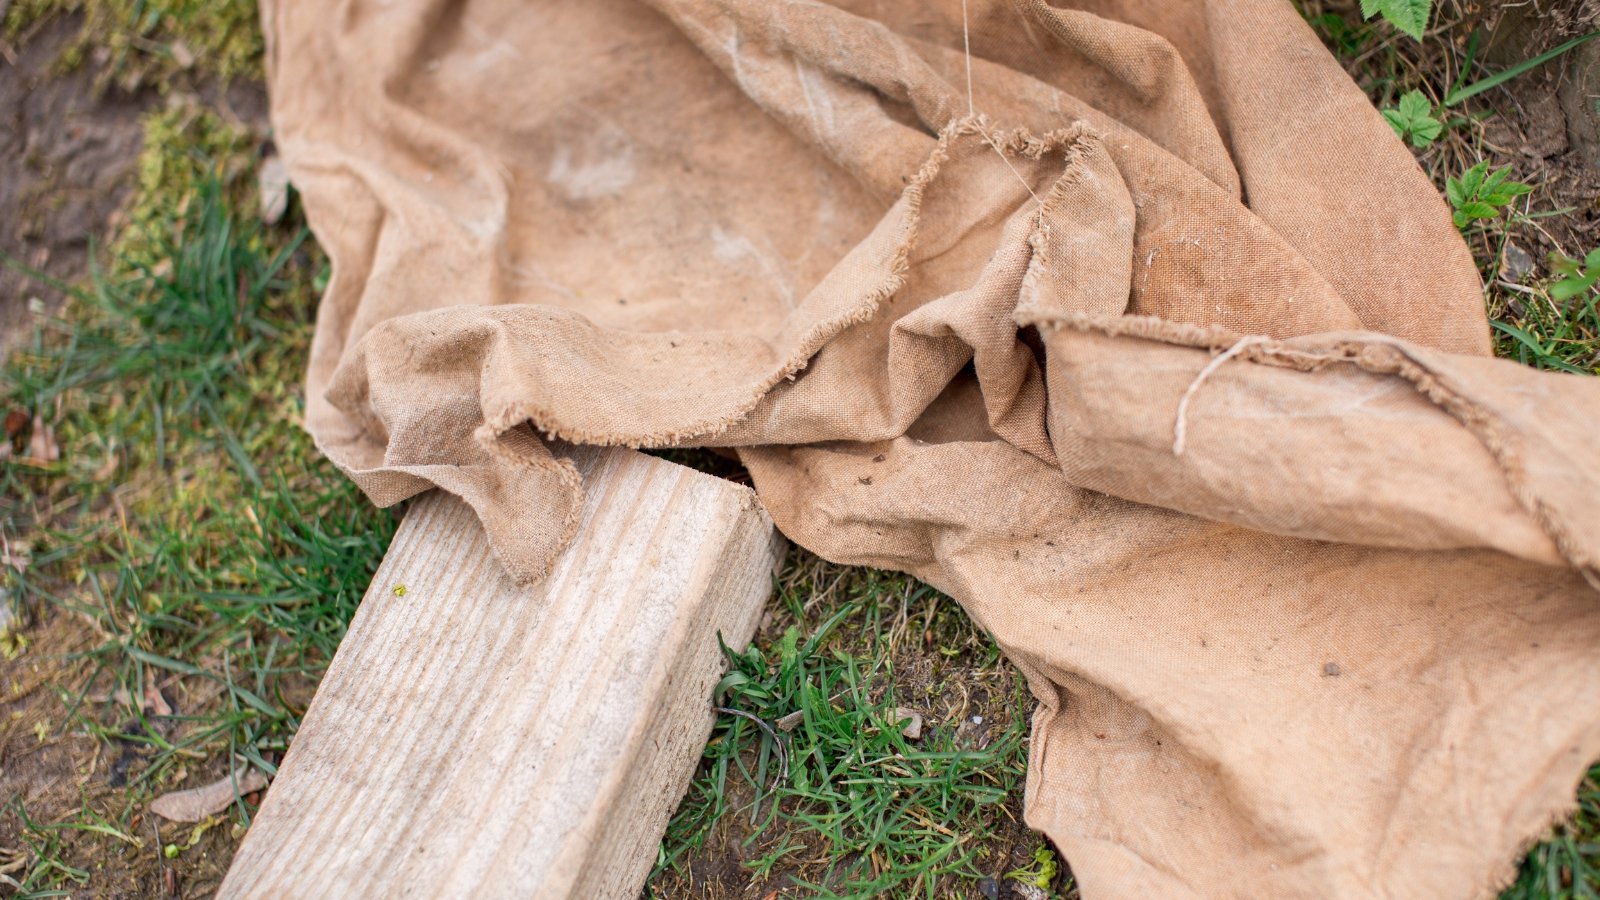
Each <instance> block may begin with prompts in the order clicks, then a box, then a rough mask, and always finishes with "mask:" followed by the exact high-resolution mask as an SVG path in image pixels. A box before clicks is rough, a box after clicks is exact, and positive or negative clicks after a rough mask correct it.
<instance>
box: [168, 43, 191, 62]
mask: <svg viewBox="0 0 1600 900" xmlns="http://www.w3.org/2000/svg"><path fill="white" fill-rule="evenodd" d="M167 49H168V50H170V51H172V61H173V62H175V63H177V64H178V67H179V68H182V69H192V68H194V51H193V50H190V49H189V45H188V44H185V43H184V42H183V41H173V42H172V45H171V46H169V47H168V48H167Z"/></svg>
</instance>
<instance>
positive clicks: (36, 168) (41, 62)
mask: <svg viewBox="0 0 1600 900" xmlns="http://www.w3.org/2000/svg"><path fill="white" fill-rule="evenodd" d="M79 26H80V23H79V22H77V21H75V20H73V19H72V18H60V19H56V20H54V21H52V22H49V23H47V24H46V25H44V26H43V28H42V29H41V31H40V33H39V34H37V35H34V36H32V37H31V38H30V39H29V40H27V41H26V42H25V43H24V44H23V46H21V47H11V46H8V45H4V44H0V223H3V224H0V252H4V253H5V254H7V255H9V256H12V257H14V258H16V259H18V260H20V261H22V262H23V263H25V264H27V265H29V266H32V267H34V268H37V269H41V270H43V271H45V272H47V273H49V274H50V275H51V276H53V277H55V278H59V279H63V280H68V281H71V280H76V279H79V278H82V277H83V275H84V272H85V271H86V270H87V262H88V252H89V245H90V241H91V238H93V239H95V240H99V239H101V238H102V237H103V236H104V234H105V232H106V225H107V223H108V221H109V220H110V218H111V215H112V213H113V212H115V211H116V210H117V208H118V207H119V206H120V205H121V204H122V203H123V201H124V200H125V199H126V198H127V195H128V188H129V183H130V178H129V176H130V175H131V174H132V171H133V164H134V161H135V159H136V157H137V156H138V154H139V147H140V144H141V132H140V126H139V115H140V113H141V112H143V110H144V109H146V108H147V107H149V106H150V105H151V104H152V103H154V102H155V101H156V100H157V99H158V98H157V97H156V96H155V94H154V93H153V92H150V91H144V92H140V93H139V94H137V95H131V96H130V95H128V94H125V93H123V92H120V91H106V92H104V93H97V92H96V91H95V90H94V82H95V74H94V72H93V71H92V70H91V69H90V68H89V67H84V68H82V69H80V70H78V71H76V72H71V73H66V74H63V73H60V72H58V71H57V70H56V67H55V61H56V59H57V57H58V56H59V54H60V52H61V50H62V49H63V48H64V47H65V46H66V45H67V43H68V42H69V41H70V40H71V39H72V37H73V36H74V35H76V34H77V31H78V28H79ZM33 297H37V298H39V299H40V300H41V301H43V302H44V303H45V306H46V308H47V309H50V310H52V311H53V310H56V309H59V308H60V304H61V301H62V296H61V294H60V292H58V291H55V290H51V289H49V288H46V287H45V286H43V285H40V284H38V283H36V282H32V281H31V280H30V279H28V278H27V277H26V276H24V275H22V274H21V273H19V272H17V271H15V270H14V269H11V268H10V267H0V350H3V349H5V348H8V347H11V346H15V344H16V343H17V342H18V341H20V340H21V339H22V338H23V337H24V336H25V335H26V333H27V325H28V321H29V318H30V316H29V314H28V301H29V299H30V298H33Z"/></svg>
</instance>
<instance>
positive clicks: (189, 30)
mask: <svg viewBox="0 0 1600 900" xmlns="http://www.w3.org/2000/svg"><path fill="white" fill-rule="evenodd" d="M66 15H79V16H81V17H82V21H83V24H82V27H81V28H80V29H79V31H78V34H77V36H76V37H75V38H74V39H73V40H72V42H71V43H70V44H68V46H67V47H66V49H65V50H63V51H62V54H61V58H60V59H59V60H58V64H59V65H60V66H61V67H62V68H63V69H65V70H72V69H76V68H78V67H79V66H81V65H83V64H84V63H85V62H86V61H89V60H91V59H95V60H96V61H97V62H98V61H99V60H98V59H96V58H97V57H99V56H103V57H104V63H105V69H104V71H103V72H102V75H101V79H102V84H105V83H108V82H111V81H115V82H116V83H118V84H121V85H122V86H124V87H127V88H134V87H139V86H141V85H154V86H156V87H157V88H158V89H163V90H164V89H165V88H166V86H167V85H168V84H170V79H171V77H172V76H173V75H175V74H176V73H178V72H179V71H181V70H184V69H188V68H191V67H192V68H193V69H194V70H195V71H196V72H198V73H199V74H201V75H209V76H214V77H217V78H220V79H222V80H224V81H227V80H231V79H234V78H246V79H257V80H259V79H260V78H261V77H262V68H261V60H262V57H263V46H264V44H263V40H262V36H261V22H260V17H259V13H258V12H257V9H256V2H255V0H146V2H137V3H130V2H127V0H16V2H14V3H13V4H12V6H11V9H10V11H9V13H8V14H7V16H6V20H5V23H4V28H3V32H4V34H5V36H6V38H7V39H9V40H13V41H15V40H21V39H25V38H26V37H27V36H28V35H29V34H30V33H32V32H33V31H34V30H36V28H37V27H38V26H40V25H42V24H44V23H46V22H48V21H50V20H51V19H54V18H57V17H60V16H66Z"/></svg>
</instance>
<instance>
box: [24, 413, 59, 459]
mask: <svg viewBox="0 0 1600 900" xmlns="http://www.w3.org/2000/svg"><path fill="white" fill-rule="evenodd" d="M28 456H29V457H31V458H32V460H33V462H34V463H37V464H40V465H42V464H44V463H53V462H55V461H56V460H58V459H60V458H61V445H59V444H57V443H56V430H55V429H54V428H51V427H50V426H49V425H46V424H45V422H44V417H43V416H34V417H33V437H31V438H29V439H28Z"/></svg>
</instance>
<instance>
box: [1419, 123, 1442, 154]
mask: <svg viewBox="0 0 1600 900" xmlns="http://www.w3.org/2000/svg"><path fill="white" fill-rule="evenodd" d="M1443 130H1444V124H1443V123H1441V122H1439V121H1437V120H1435V119H1423V120H1422V121H1420V122H1417V123H1416V124H1415V125H1413V126H1412V128H1411V143H1412V144H1413V145H1415V146H1418V147H1426V146H1428V145H1429V144H1431V143H1433V142H1434V141H1435V140H1437V139H1438V137H1439V133H1440V132H1441V131H1443Z"/></svg>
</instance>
